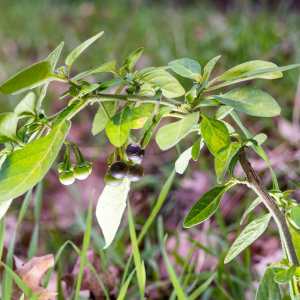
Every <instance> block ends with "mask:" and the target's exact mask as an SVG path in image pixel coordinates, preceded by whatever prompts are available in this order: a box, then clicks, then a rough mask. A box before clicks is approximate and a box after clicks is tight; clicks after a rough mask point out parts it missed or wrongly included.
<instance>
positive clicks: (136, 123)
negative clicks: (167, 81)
mask: <svg viewBox="0 0 300 300" xmlns="http://www.w3.org/2000/svg"><path fill="white" fill-rule="evenodd" d="M154 107H155V104H143V105H140V106H138V107H135V108H134V109H133V110H132V126H131V128H132V129H139V128H143V126H144V124H145V123H146V121H147V119H148V118H149V117H150V116H151V115H152V114H153V112H154Z"/></svg>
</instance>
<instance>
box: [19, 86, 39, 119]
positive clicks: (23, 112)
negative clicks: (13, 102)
mask: <svg viewBox="0 0 300 300" xmlns="http://www.w3.org/2000/svg"><path fill="white" fill-rule="evenodd" d="M35 106H36V99H35V93H33V92H30V93H29V94H27V95H26V96H25V97H24V98H23V99H22V100H21V102H20V103H19V104H18V105H17V106H16V107H15V109H14V113H15V114H16V115H17V116H18V117H19V118H26V117H35V116H36V110H35Z"/></svg>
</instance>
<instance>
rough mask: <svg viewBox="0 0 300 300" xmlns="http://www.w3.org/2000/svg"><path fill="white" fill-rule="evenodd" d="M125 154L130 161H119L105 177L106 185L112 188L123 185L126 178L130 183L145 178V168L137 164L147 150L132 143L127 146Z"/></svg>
mask: <svg viewBox="0 0 300 300" xmlns="http://www.w3.org/2000/svg"><path fill="white" fill-rule="evenodd" d="M125 153H126V156H127V158H128V159H129V161H127V162H124V161H120V160H119V159H118V160H117V161H115V162H114V163H113V164H112V165H111V166H110V168H109V169H108V172H107V173H106V174H105V176H104V181H105V183H106V184H107V185H109V186H111V187H117V186H119V185H120V184H122V182H123V179H124V178H125V177H126V176H127V177H128V179H129V180H130V181H139V180H141V179H142V178H143V176H144V169H143V167H142V166H141V165H140V164H136V163H135V162H137V161H140V160H141V159H142V158H143V157H144V154H145V150H144V149H142V148H141V146H140V145H139V144H136V143H131V144H129V145H128V146H127V148H126V151H125Z"/></svg>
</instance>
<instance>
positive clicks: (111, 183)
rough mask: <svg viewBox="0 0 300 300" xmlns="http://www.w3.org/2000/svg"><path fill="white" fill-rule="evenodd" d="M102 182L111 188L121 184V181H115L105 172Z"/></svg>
mask: <svg viewBox="0 0 300 300" xmlns="http://www.w3.org/2000/svg"><path fill="white" fill-rule="evenodd" d="M104 181H105V183H106V184H107V185H109V186H111V187H117V186H119V185H121V184H122V182H123V179H116V178H115V177H114V176H112V175H111V174H110V173H109V172H107V173H106V174H105V176H104Z"/></svg>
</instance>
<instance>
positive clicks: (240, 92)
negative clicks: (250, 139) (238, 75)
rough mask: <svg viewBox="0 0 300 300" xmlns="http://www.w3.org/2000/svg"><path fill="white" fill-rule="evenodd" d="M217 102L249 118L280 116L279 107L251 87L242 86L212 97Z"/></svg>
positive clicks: (257, 89)
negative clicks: (249, 116)
mask: <svg viewBox="0 0 300 300" xmlns="http://www.w3.org/2000/svg"><path fill="white" fill-rule="evenodd" d="M214 97H215V98H216V99H217V100H218V101H219V102H221V103H223V104H226V105H228V106H231V107H233V108H234V109H236V110H239V111H242V112H244V113H246V114H248V115H251V116H258V117H274V116H277V115H279V114H280V110H281V109H280V106H279V105H278V103H277V102H276V100H275V99H274V98H273V97H272V96H271V95H269V94H267V93H265V92H263V91H262V90H260V89H259V88H256V87H253V86H242V87H238V88H235V89H233V90H231V91H230V92H228V93H226V94H224V95H222V96H214Z"/></svg>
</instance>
